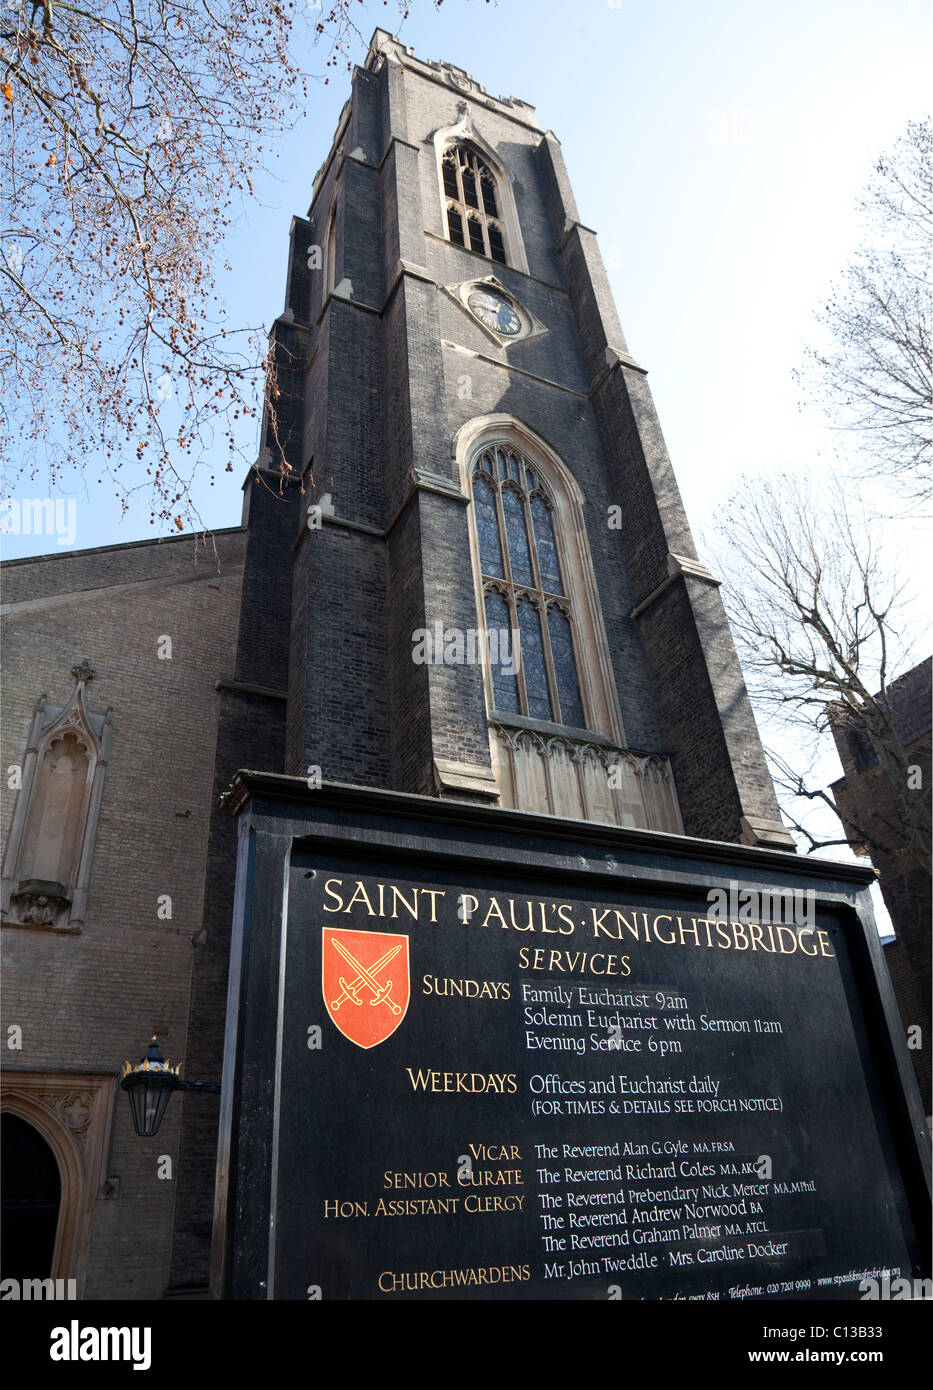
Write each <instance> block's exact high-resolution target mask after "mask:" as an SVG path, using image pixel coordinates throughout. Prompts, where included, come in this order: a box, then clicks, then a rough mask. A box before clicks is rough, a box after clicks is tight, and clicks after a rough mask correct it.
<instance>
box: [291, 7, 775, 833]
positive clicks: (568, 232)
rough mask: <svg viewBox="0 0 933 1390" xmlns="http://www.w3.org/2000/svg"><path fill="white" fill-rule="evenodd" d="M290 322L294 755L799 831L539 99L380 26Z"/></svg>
mask: <svg viewBox="0 0 933 1390" xmlns="http://www.w3.org/2000/svg"><path fill="white" fill-rule="evenodd" d="M274 342H275V348H276V358H277V361H278V371H279V381H278V385H279V389H280V391H281V395H280V396H279V408H278V411H277V419H276V421H275V428H274V430H273V428H272V425H271V424H270V423H269V422H267V426H266V439H265V441H264V442H265V452H264V461H265V462H266V463H267V464H268V465H270V466H272V465H273V464H274V458H275V455H276V446H277V445H281V447H282V449H283V451H284V455H285V458H286V459H287V461H288V463H289V464H290V466H291V468H292V469H293V470H294V471H295V472H296V474H298V475H300V476H301V477H302V478H303V479H304V480H305V484H306V488H307V492H306V494H305V496H304V498H303V502H304V509H303V514H302V518H301V522H302V524H301V525H300V527H299V529H298V536H297V539H296V541H295V543H294V575H293V584H292V607H291V632H290V650H289V676H288V720H287V735H286V752H285V757H286V763H285V769H284V770H285V771H286V772H289V773H292V774H298V775H307V774H308V772H309V770H311V772H312V775H313V771H314V769H318V768H319V769H320V770H321V776H322V777H323V779H325V780H333V781H338V782H347V783H353V784H356V785H366V786H374V787H381V788H387V789H392V790H396V791H404V792H415V793H420V794H424V795H429V796H440V797H443V798H460V799H467V800H477V801H485V802H487V803H491V804H494V805H498V806H501V807H509V808H515V809H520V810H525V811H533V812H541V813H544V814H553V815H561V816H566V817H571V818H578V819H583V820H594V821H602V822H607V821H608V822H609V823H615V824H618V825H622V826H637V827H642V828H647V829H655V830H664V831H673V832H679V833H684V832H685V833H687V834H689V835H696V836H701V837H706V838H710V839H718V840H727V841H742V842H744V843H747V844H761V845H769V846H772V847H781V848H786V849H792V848H793V845H792V841H791V839H790V837H789V836H788V834H787V832H786V831H785V830H784V828H783V826H782V824H781V821H780V817H779V813H778V809H777V805H776V802H775V798H774V793H773V789H772V786H771V782H770V779H769V776H768V772H767V769H766V766H765V762H764V758H763V756H762V751H761V747H760V744H759V740H758V734H757V731H756V728H755V723H754V719H753V716H752V712H751V708H750V706H749V702H748V698H747V695H746V692H745V688H744V683H743V679H742V675H741V671H740V669H739V666H738V663H737V660H736V656H735V652H734V649H733V644H732V641H731V637H730V635H729V632H728V628H727V626H726V621H725V617H724V613H723V609H722V605H721V602H720V599H719V595H718V593H717V582H716V580H715V579H714V578H713V577H712V576H711V575H710V574H709V573H708V572H707V571H706V569H705V568H704V567H703V565H702V564H701V563H700V561H699V560H698V559H697V555H696V551H695V548H694V544H693V540H692V538H691V535H690V530H689V527H688V525H687V520H686V517H685V515H684V510H683V506H682V503H681V500H680V496H679V493H678V490H677V485H676V482H675V480H674V476H673V473H672V470H671V464H670V461H669V459H668V456H667V453H666V450H665V447H664V442H663V439H662V436H661V431H660V428H659V425H658V421H657V417H656V415H655V412H654V407H653V405H652V401H651V395H650V392H649V389H648V384H647V378H646V374H645V369H644V368H643V367H642V366H640V365H639V363H638V362H637V361H636V360H635V358H634V357H633V356H632V355H631V354H630V353H629V350H628V348H627V346H626V342H625V338H624V336H623V333H622V329H621V327H620V324H619V319H618V316H617V313H616V310H615V306H614V304H613V301H612V296H611V294H610V290H609V285H608V281H607V278H606V273H605V270H604V267H603V264H602V261H601V258H600V254H599V249H598V246H597V241H596V235H595V233H594V232H593V231H591V230H590V229H589V228H588V227H586V226H584V225H583V223H582V222H581V221H580V217H579V214H578V212H577V207H576V204H575V202H574V198H573V193H572V192H571V188H570V183H569V180H568V177H567V172H566V170H565V168H564V163H563V158H562V154H561V148H560V143H559V141H558V140H557V138H556V137H555V136H554V135H553V134H552V133H551V132H550V131H547V132H545V133H542V132H541V130H540V129H539V127H538V124H537V122H536V120H535V114H534V111H533V109H532V108H531V107H530V106H528V105H527V104H526V103H525V102H523V101H519V100H517V99H515V98H497V97H493V96H490V95H489V94H488V93H487V92H486V91H485V89H484V88H483V87H482V86H481V85H480V84H479V83H478V82H477V81H475V80H474V79H473V78H472V77H471V76H469V75H468V74H467V73H465V72H463V71H461V70H460V69H459V68H456V67H454V66H452V65H451V64H449V63H431V62H422V61H420V60H419V59H418V58H416V57H415V56H414V55H413V54H412V52H411V50H410V49H408V48H406V47H404V46H403V45H402V44H400V43H399V42H398V41H397V40H396V39H394V38H392V37H391V36H390V35H389V34H387V33H384V32H382V31H380V30H377V32H376V34H375V35H374V37H373V41H372V45H371V48H370V52H369V55H368V57H367V60H366V63H365V66H364V67H362V68H358V69H357V70H356V72H355V74H354V79H353V91H352V95H351V98H350V100H349V102H348V103H347V105H346V107H345V108H344V110H343V113H342V115H341V118H340V122H339V125H338V129H337V133H336V136H335V139H334V142H333V145H332V147H331V150H330V152H329V154H328V156H327V158H326V160H325V161H324V164H323V165H322V167H321V169H320V170H319V172H318V174H317V176H316V178H315V180H314V186H313V191H312V198H311V205H310V208H309V211H308V215H307V218H306V219H305V218H295V219H294V221H293V224H292V233H291V254H290V264H289V274H288V287H287V296H286V308H285V312H284V313H283V315H282V316H281V317H280V318H279V320H278V321H277V323H276V325H275V331H274ZM273 434H274V435H275V438H273V437H272V435H273ZM309 506H310V510H309ZM519 634H520V638H519V636H518V635H519ZM513 647H514V648H516V650H515V651H513V650H512V648H513Z"/></svg>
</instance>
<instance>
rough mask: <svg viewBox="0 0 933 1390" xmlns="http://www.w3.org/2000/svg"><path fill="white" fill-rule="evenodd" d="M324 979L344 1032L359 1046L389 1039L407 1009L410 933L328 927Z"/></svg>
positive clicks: (328, 999) (326, 1002) (332, 1013)
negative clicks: (408, 934)
mask: <svg viewBox="0 0 933 1390" xmlns="http://www.w3.org/2000/svg"><path fill="white" fill-rule="evenodd" d="M321 984H322V988H323V991H324V1007H325V1008H326V1009H327V1012H328V1013H329V1014H330V1016H331V1018H332V1019H333V1021H334V1023H335V1024H336V1025H337V1027H338V1028H339V1029H340V1031H341V1033H342V1034H343V1036H344V1037H345V1038H349V1039H350V1041H351V1042H354V1043H356V1045H357V1047H375V1046H376V1045H377V1043H381V1042H385V1040H386V1038H390V1037H391V1036H392V1034H393V1033H394V1032H395V1030H396V1028H397V1027H398V1026H399V1024H400V1023H401V1021H402V1019H403V1018H404V1017H405V1015H406V1013H407V1012H408V1000H409V997H410V993H411V984H410V978H409V972H408V937H407V936H395V935H393V934H392V933H389V932H375V931H344V930H343V929H342V928H339V927H325V928H324V943H323V950H322V952H321Z"/></svg>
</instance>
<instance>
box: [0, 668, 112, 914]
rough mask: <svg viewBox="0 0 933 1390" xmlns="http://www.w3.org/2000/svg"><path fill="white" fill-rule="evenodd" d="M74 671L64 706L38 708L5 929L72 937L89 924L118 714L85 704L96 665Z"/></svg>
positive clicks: (20, 799)
mask: <svg viewBox="0 0 933 1390" xmlns="http://www.w3.org/2000/svg"><path fill="white" fill-rule="evenodd" d="M71 674H72V676H73V677H74V682H75V685H74V690H73V691H72V695H71V699H70V700H69V701H68V703H67V704H66V705H64V706H53V705H50V704H49V703H48V696H47V695H43V696H42V697H41V699H40V700H39V701H38V703H37V704H36V706H35V709H34V711H33V719H32V725H31V727H30V730H29V738H28V741H27V747H26V753H25V757H24V759H23V771H22V785H21V787H20V790H19V794H18V796H17V798H16V806H15V808H14V811H13V821H12V824H11V826H10V838H9V841H8V844H7V849H6V854H5V856H4V861H3V871H2V896H0V909H2V920H3V924H4V926H21V927H38V928H42V927H45V928H49V929H51V930H56V931H72V932H75V931H80V930H81V928H82V926H83V925H84V920H85V916H86V913H87V897H88V887H89V883H90V874H91V862H92V859H93V853H94V839H95V836H96V833H97V821H98V816H99V814H100V802H101V795H102V793H103V786H104V776H105V773H106V769H107V762H108V759H109V756H110V737H111V729H112V715H113V712H112V710H110V709H108V710H107V712H106V714H103V715H100V714H92V713H91V711H90V709H89V707H88V697H87V686H88V683H89V682H90V681H91V680H93V679H94V668H93V667H92V666H91V664H90V662H89V661H88V660H87V658H85V659H84V660H83V661H82V662H81V663H80V664H79V665H77V666H73V667H72V668H71Z"/></svg>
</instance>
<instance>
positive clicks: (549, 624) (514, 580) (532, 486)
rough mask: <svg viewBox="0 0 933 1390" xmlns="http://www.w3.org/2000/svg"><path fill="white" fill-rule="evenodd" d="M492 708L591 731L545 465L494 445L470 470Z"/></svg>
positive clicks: (489, 446) (501, 445)
mask: <svg viewBox="0 0 933 1390" xmlns="http://www.w3.org/2000/svg"><path fill="white" fill-rule="evenodd" d="M471 482H472V495H473V509H474V519H475V526H476V536H477V543H478V549H479V561H480V571H481V579H482V588H483V604H484V618H485V625H486V632H487V634H488V637H489V638H490V639H492V637H493V634H504V633H506V632H508V633H512V634H514V633H518V634H519V640H518V643H517V645H518V650H519V659H518V660H517V661H516V660H515V659H514V653H513V645H514V639H512V640H509V639H504V638H502V637H498V636H497V637H496V638H495V640H494V641H493V640H490V643H489V645H490V651H491V653H492V655H491V657H490V675H491V680H492V697H493V708H494V709H496V710H499V711H501V712H502V713H510V714H523V715H527V716H529V717H530V718H532V719H543V720H546V721H548V722H550V723H554V724H567V725H572V726H573V727H574V728H578V729H585V728H586V727H587V716H586V711H585V709H584V704H583V698H582V695H581V683H580V675H579V664H578V657H577V641H576V638H575V635H574V629H575V621H574V620H575V614H574V610H573V599H572V596H571V593H570V586H569V583H568V580H567V576H566V575H565V573H564V571H563V568H562V565H561V561H560V556H559V552H558V544H557V535H556V532H555V526H554V500H553V497H552V495H551V492H550V489H549V488H548V486H547V484H546V482H545V480H544V478H543V477H542V475H541V470H540V469H539V468H537V467H536V466H535V464H534V463H533V462H532V461H531V460H529V459H528V458H527V457H526V455H525V454H524V453H522V452H521V451H520V450H519V449H517V448H515V447H514V446H512V445H508V444H493V445H488V446H486V447H485V448H483V449H482V450H481V451H480V452H479V453H478V454H477V455H476V457H475V459H474V461H473V465H472V469H471Z"/></svg>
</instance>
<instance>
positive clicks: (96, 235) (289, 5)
mask: <svg viewBox="0 0 933 1390" xmlns="http://www.w3.org/2000/svg"><path fill="white" fill-rule="evenodd" d="M0 4H2V5H3V8H2V9H0V40H2V45H0V106H2V107H3V122H4V145H3V171H2V172H3V182H4V187H5V190H6V191H5V202H4V207H3V216H2V222H0V285H2V294H0V327H2V336H0V377H2V385H3V399H4V402H5V404H4V406H3V416H2V417H0V418H2V424H3V428H4V436H5V444H4V446H3V450H4V456H5V459H6V468H7V471H8V475H9V476H10V477H11V478H12V480H15V479H16V478H17V477H19V476H21V475H22V473H23V472H24V471H26V472H27V473H28V474H31V475H32V476H37V475H40V474H45V472H46V470H47V471H48V474H49V481H50V483H51V485H53V486H54V483H55V480H56V478H57V477H59V476H60V475H61V474H62V473H64V472H65V471H67V470H70V469H72V468H76V469H78V470H83V469H85V468H88V469H93V474H94V476H95V477H98V478H102V477H103V476H104V475H107V476H109V477H110V478H111V479H112V480H113V482H114V484H115V486H116V489H117V491H118V493H119V494H120V495H121V496H122V497H123V499H124V505H126V503H127V500H128V499H129V497H130V495H131V494H132V493H133V492H135V491H139V490H142V491H143V492H145V493H146V494H148V501H149V503H150V509H151V514H152V519H154V520H162V521H165V520H168V519H169V518H172V519H174V521H175V524H176V525H178V526H179V528H180V527H182V526H183V525H184V524H185V523H186V522H188V521H190V520H192V519H193V517H194V513H193V503H192V501H191V493H190V487H191V482H192V479H193V476H194V474H195V473H196V472H197V471H198V470H199V469H202V468H203V469H207V471H209V472H210V473H211V474H212V475H213V474H214V472H215V471H217V469H218V468H219V469H221V470H223V469H224V468H226V470H227V471H228V472H229V471H230V470H231V469H232V467H233V459H234V458H235V457H236V455H237V453H238V450H239V446H240V441H241V440H243V439H244V430H243V425H244V421H247V422H248V421H249V420H250V419H252V418H253V417H255V418H257V419H258V417H259V415H260V414H261V412H262V410H263V404H264V400H263V398H264V395H265V404H266V407H267V408H268V409H270V411H271V414H270V419H271V423H272V425H273V428H272V430H271V435H272V438H273V440H274V439H275V429H274V425H275V399H276V394H277V389H278V388H277V386H276V363H275V361H274V360H272V359H271V358H270V355H269V351H268V343H267V339H266V335H265V333H264V332H263V331H262V330H249V329H244V328H242V326H237V325H229V324H228V323H227V322H226V319H225V316H224V310H223V304H222V303H221V302H220V298H219V296H218V293H217V288H216V282H215V277H214V270H215V254H216V252H217V249H218V247H219V246H220V245H221V243H222V240H223V237H224V234H225V232H226V230H227V228H228V227H229V225H230V221H231V218H232V216H233V215H234V213H235V212H236V204H237V202H238V201H239V200H241V199H242V198H243V197H244V196H247V197H248V196H249V195H250V194H252V192H253V184H252V177H253V175H254V174H255V171H256V169H257V167H259V166H261V163H262V160H263V158H264V157H265V155H266V153H267V152H268V150H269V146H270V143H271V142H272V141H273V140H274V138H275V137H276V135H278V134H279V133H280V132H281V131H282V130H283V129H285V128H286V127H287V126H288V125H290V124H291V123H292V122H293V121H294V120H295V119H296V118H297V117H298V116H299V115H300V114H301V113H302V112H303V110H304V108H305V102H306V98H307V95H308V77H307V75H306V73H305V72H304V71H303V64H302V62H301V61H299V57H298V56H296V55H298V54H304V56H305V57H306V58H310V57H311V56H312V46H313V44H314V43H315V42H317V43H318V44H320V45H322V46H323V49H322V50H321V49H319V50H318V54H317V59H316V60H319V63H320V65H323V66H324V67H325V68H327V67H334V66H335V65H339V64H341V63H343V62H345V61H347V55H348V51H349V43H350V41H351V39H353V40H355V39H356V38H357V37H358V35H357V31H356V29H355V26H354V24H353V0H335V3H333V4H329V3H328V0H324V8H323V9H322V8H321V5H320V3H315V2H314V0H0ZM398 10H399V13H401V14H403V15H404V14H406V13H407V10H406V9H405V8H404V5H402V4H399V6H398ZM324 80H327V79H326V77H325V78H324ZM250 434H252V437H253V439H255V429H253V430H252V431H247V432H246V437H248V436H249V435H250ZM278 463H279V466H280V467H281V468H282V469H283V470H287V467H288V466H287V464H286V463H285V460H284V457H283V456H282V455H281V451H279V459H278Z"/></svg>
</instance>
